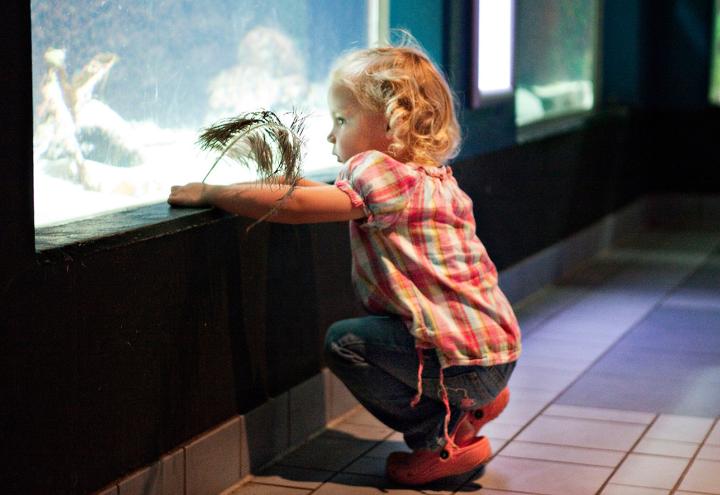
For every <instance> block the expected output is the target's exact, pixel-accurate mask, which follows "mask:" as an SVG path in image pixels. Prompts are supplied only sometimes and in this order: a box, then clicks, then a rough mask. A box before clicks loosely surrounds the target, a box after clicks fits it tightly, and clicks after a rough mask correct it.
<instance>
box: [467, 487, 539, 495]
mask: <svg viewBox="0 0 720 495" xmlns="http://www.w3.org/2000/svg"><path fill="white" fill-rule="evenodd" d="M458 493H463V492H458ZM470 493H474V492H470ZM477 493H478V495H535V494H534V492H533V493H530V494H528V492H509V491H507V490H490V489H487V488H483V489H482V490H480V491H479V492H477Z"/></svg>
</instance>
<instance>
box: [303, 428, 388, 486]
mask: <svg viewBox="0 0 720 495" xmlns="http://www.w3.org/2000/svg"><path fill="white" fill-rule="evenodd" d="M392 435H393V432H392V431H391V432H390V433H388V434H387V435H386V436H385V437H384V438H383V439H382V440H378V441H376V442H375V444H374V445H373V446H372V447H369V448H368V449H367V450H365V451H364V452H363V453H362V454H360V455H358V456H356V457H354V458H353V460H352V461H350V462H348V463H347V464H345V465H344V466H343V467H342V468H340V469H339V470H337V471H334V474H333V475H332V476H330V477H329V478H328V479H327V480H325V481H323V482H322V483H321V484H320V486H318V487H317V488H315V489H314V490H312V491H311V492H310V494H313V493H315V492H316V491H318V490H319V489H320V488H322V487H323V486H324V485H325V483H327V482H328V481H332V480H333V479H335V478H337V477H338V475H340V474H342V473H343V470H344V469H347V468H348V467H349V466H351V465H352V464H354V463H355V462H357V461H358V460H359V459H360V458H362V457H364V456H366V455H367V453H368V452H370V451H371V450H372V449H374V448H375V447H377V446H378V445H380V444H381V443H383V442H385V441H387V439H388V438H390V437H391V436H392Z"/></svg>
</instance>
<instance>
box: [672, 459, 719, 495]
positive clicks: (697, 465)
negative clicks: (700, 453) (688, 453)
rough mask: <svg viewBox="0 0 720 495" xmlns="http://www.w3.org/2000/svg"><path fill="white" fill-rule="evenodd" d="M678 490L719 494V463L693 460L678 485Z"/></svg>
mask: <svg viewBox="0 0 720 495" xmlns="http://www.w3.org/2000/svg"><path fill="white" fill-rule="evenodd" d="M680 490H685V491H689V492H700V493H712V494H713V495H715V494H720V462H715V461H706V460H700V459H698V460H695V462H693V463H692V465H691V466H690V469H689V470H688V472H687V474H686V475H685V478H684V479H683V481H682V483H681V484H680Z"/></svg>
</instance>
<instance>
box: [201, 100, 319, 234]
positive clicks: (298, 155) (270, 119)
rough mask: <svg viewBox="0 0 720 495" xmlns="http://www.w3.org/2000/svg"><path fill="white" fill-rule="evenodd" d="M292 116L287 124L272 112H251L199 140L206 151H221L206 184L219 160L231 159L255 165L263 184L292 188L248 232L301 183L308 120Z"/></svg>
mask: <svg viewBox="0 0 720 495" xmlns="http://www.w3.org/2000/svg"><path fill="white" fill-rule="evenodd" d="M290 115H291V117H292V120H291V122H290V124H289V125H286V124H285V123H284V122H283V121H282V120H281V119H280V117H278V115H277V114H275V113H274V112H271V111H269V110H261V111H256V112H248V113H244V114H241V115H238V116H237V117H233V118H230V119H226V120H222V121H219V122H216V123H215V124H213V125H211V126H209V127H207V128H205V129H204V130H203V131H202V133H201V134H200V137H199V138H198V143H199V145H200V147H201V148H202V149H203V150H210V151H216V152H218V157H217V158H216V159H215V161H214V162H213V164H212V165H211V166H210V170H208V172H207V174H205V178H204V179H203V183H205V181H206V180H207V178H208V177H209V176H210V174H211V173H212V171H213V170H214V169H215V167H216V166H217V164H218V163H219V162H220V160H222V159H223V158H228V159H230V160H232V161H233V162H235V163H238V164H240V165H243V166H245V167H248V168H252V167H253V166H255V167H256V168H257V173H258V175H259V176H260V181H261V182H264V183H268V184H273V183H277V182H281V183H283V184H287V185H288V186H289V189H288V191H287V192H286V193H285V194H284V195H283V197H282V198H280V199H279V200H278V202H277V204H276V205H275V206H274V207H273V208H272V209H271V210H270V211H269V212H268V213H266V214H265V215H263V216H262V217H261V218H259V219H257V220H256V221H255V222H253V223H252V224H251V225H250V226H249V227H248V230H250V229H251V228H252V227H254V226H255V225H256V224H258V223H260V222H262V221H263V220H266V219H267V218H268V217H270V216H272V215H273V214H275V213H276V212H277V210H278V208H280V207H281V206H282V204H283V202H284V201H285V200H287V198H289V197H290V195H291V194H292V193H293V191H294V190H295V187H296V186H297V184H298V181H299V180H300V177H301V169H302V146H303V144H304V140H303V137H302V133H303V130H304V127H305V119H306V117H305V116H302V115H299V114H297V113H295V112H293V113H291V114H290ZM280 179H282V180H280Z"/></svg>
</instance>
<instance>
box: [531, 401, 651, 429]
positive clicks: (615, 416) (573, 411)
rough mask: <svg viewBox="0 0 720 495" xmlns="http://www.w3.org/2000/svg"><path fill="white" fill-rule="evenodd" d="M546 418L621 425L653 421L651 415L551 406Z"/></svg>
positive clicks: (596, 408) (618, 410)
mask: <svg viewBox="0 0 720 495" xmlns="http://www.w3.org/2000/svg"><path fill="white" fill-rule="evenodd" d="M544 414H545V415H546V416H562V417H566V418H579V419H598V420H602V421H618V422H621V423H638V424H643V425H648V424H650V423H651V422H652V420H653V419H655V415H654V414H652V413H645V412H638V411H623V410H620V409H602V408H598V407H581V406H566V405H562V404H553V405H551V406H550V407H548V408H547V409H546V410H545V412H544Z"/></svg>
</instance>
